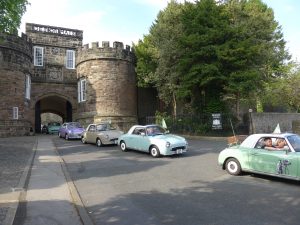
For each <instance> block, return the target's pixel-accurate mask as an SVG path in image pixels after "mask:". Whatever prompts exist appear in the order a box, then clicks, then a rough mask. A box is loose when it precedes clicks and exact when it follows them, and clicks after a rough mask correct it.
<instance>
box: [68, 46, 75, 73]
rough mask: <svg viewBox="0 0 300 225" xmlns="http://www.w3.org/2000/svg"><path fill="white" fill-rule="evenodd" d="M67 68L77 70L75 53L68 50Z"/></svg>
mask: <svg viewBox="0 0 300 225" xmlns="http://www.w3.org/2000/svg"><path fill="white" fill-rule="evenodd" d="M66 68H67V69H75V51H73V50H67V52H66Z"/></svg>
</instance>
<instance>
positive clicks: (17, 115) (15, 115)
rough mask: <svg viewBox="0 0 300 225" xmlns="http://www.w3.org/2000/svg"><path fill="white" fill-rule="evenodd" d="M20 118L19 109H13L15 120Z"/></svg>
mask: <svg viewBox="0 0 300 225" xmlns="http://www.w3.org/2000/svg"><path fill="white" fill-rule="evenodd" d="M18 118H19V108H18V107H13V119H14V120H17V119H18Z"/></svg>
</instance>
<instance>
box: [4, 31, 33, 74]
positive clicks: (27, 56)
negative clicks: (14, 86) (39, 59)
mask: <svg viewBox="0 0 300 225" xmlns="http://www.w3.org/2000/svg"><path fill="white" fill-rule="evenodd" d="M31 62H32V42H31V40H30V39H29V38H28V37H27V35H25V34H22V36H21V37H19V36H15V35H9V34H4V33H0V65H1V67H2V68H5V69H9V70H16V67H21V68H22V69H21V70H22V71H28V72H29V71H30V70H31V68H32V65H31Z"/></svg>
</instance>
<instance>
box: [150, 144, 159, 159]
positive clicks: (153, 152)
mask: <svg viewBox="0 0 300 225" xmlns="http://www.w3.org/2000/svg"><path fill="white" fill-rule="evenodd" d="M150 154H151V155H152V156H153V157H154V158H158V157H159V156H160V152H159V149H158V148H157V147H156V146H151V148H150Z"/></svg>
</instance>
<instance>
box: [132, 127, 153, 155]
mask: <svg viewBox="0 0 300 225" xmlns="http://www.w3.org/2000/svg"><path fill="white" fill-rule="evenodd" d="M134 145H135V149H137V150H139V151H143V152H148V150H149V146H150V141H149V136H147V135H146V129H141V130H140V132H139V134H138V135H137V136H136V138H135V141H134Z"/></svg>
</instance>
